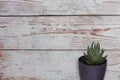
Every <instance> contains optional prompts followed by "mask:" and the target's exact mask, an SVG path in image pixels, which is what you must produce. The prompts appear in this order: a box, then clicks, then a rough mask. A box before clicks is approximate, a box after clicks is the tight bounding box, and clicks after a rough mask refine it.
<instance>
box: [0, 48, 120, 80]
mask: <svg viewBox="0 0 120 80" xmlns="http://www.w3.org/2000/svg"><path fill="white" fill-rule="evenodd" d="M83 52H84V51H66V52H62V51H4V50H2V52H1V54H2V53H3V54H2V57H1V58H4V59H1V60H0V61H1V63H0V75H1V76H0V77H1V79H2V80H8V79H9V80H22V79H24V80H79V74H78V65H77V64H78V62H77V60H78V58H79V57H80V56H82V55H83ZM106 54H108V67H107V73H106V76H105V80H113V79H114V80H119V76H120V64H119V63H120V56H119V55H120V53H119V51H106ZM4 55H6V56H4ZM115 63H116V64H115Z"/></svg>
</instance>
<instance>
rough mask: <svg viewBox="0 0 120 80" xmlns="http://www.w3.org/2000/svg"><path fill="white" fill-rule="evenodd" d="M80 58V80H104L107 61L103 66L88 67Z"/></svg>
mask: <svg viewBox="0 0 120 80" xmlns="http://www.w3.org/2000/svg"><path fill="white" fill-rule="evenodd" d="M83 57H84V56H82V57H80V58H79V60H78V62H79V75H80V78H81V79H80V80H103V79H104V75H105V72H106V66H107V60H106V61H105V62H104V63H103V64H101V65H95V66H92V65H87V64H85V63H84V62H83V61H82V58H83Z"/></svg>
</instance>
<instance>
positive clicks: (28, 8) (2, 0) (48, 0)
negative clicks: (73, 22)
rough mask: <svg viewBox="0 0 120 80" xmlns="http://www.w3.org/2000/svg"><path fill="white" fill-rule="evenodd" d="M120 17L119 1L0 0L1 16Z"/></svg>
mask: <svg viewBox="0 0 120 80" xmlns="http://www.w3.org/2000/svg"><path fill="white" fill-rule="evenodd" d="M94 14H95V15H99V14H100V15H119V14H120V1H119V0H74V1H73V0H0V15H94Z"/></svg>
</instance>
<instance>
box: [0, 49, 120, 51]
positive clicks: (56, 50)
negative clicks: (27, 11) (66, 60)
mask: <svg viewBox="0 0 120 80" xmlns="http://www.w3.org/2000/svg"><path fill="white" fill-rule="evenodd" d="M0 50H4V51H86V49H0ZM105 50H106V51H120V49H105Z"/></svg>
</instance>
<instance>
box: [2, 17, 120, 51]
mask: <svg viewBox="0 0 120 80" xmlns="http://www.w3.org/2000/svg"><path fill="white" fill-rule="evenodd" d="M92 41H96V42H97V41H99V42H100V43H101V45H102V47H103V48H105V49H114V50H116V49H120V45H119V44H120V17H118V16H116V17H115V16H71V17H70V16H61V17H58V16H51V17H45V16H44V17H0V46H1V47H0V48H1V49H85V48H86V45H88V44H89V43H90V42H92Z"/></svg>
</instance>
